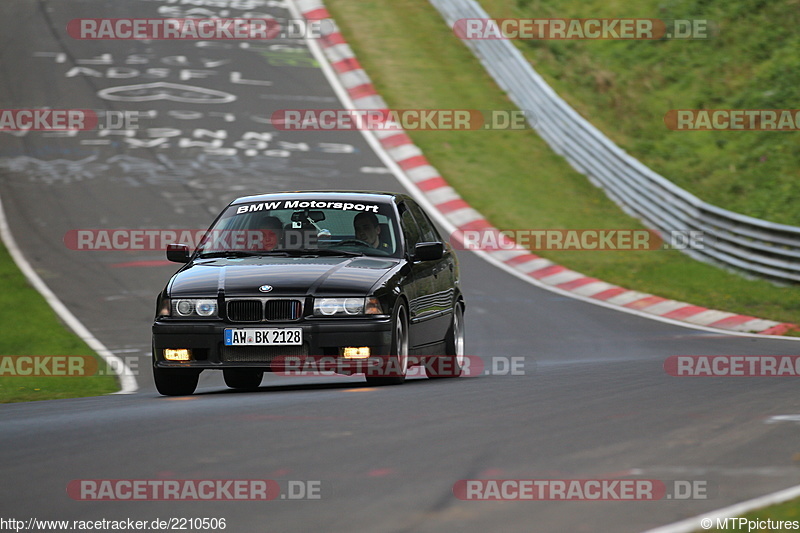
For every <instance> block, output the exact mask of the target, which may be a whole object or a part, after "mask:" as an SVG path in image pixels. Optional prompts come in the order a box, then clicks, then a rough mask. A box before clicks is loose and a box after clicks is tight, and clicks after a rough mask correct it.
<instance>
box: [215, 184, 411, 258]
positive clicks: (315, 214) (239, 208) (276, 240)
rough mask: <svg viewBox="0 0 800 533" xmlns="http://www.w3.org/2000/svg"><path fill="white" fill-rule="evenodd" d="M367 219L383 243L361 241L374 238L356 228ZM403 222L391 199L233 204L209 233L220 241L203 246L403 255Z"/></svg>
mask: <svg viewBox="0 0 800 533" xmlns="http://www.w3.org/2000/svg"><path fill="white" fill-rule="evenodd" d="M357 218H358V220H356V219H357ZM365 220H366V221H368V222H369V225H370V226H373V227H374V226H375V225H377V227H379V229H378V230H377V231H371V232H369V233H368V235H369V236H370V237H371V239H369V240H372V241H374V243H375V244H377V246H374V245H373V246H365V245H363V244H360V243H358V242H355V240H368V237H365V236H364V234H363V232H362V233H361V234H360V235H357V232H356V225H357V223H358V222H360V224H358V225H360V226H362V227H363V226H364V222H365ZM397 226H398V225H397V221H396V219H395V215H394V211H393V209H392V206H391V204H361V203H355V202H353V203H348V202H346V201H342V200H335V201H334V200H328V199H325V198H324V197H321V198H318V199H313V200H309V199H303V200H295V199H290V200H286V199H281V200H265V201H260V202H253V203H249V204H237V205H233V206H230V207H228V208H227V209H226V211H225V212H224V213H223V214H222V216H221V217H220V218H219V220H217V222H216V223H215V224H214V226H213V228H212V230H211V232H210V233H209V235H211V236H212V237H213V238H214V239H215V241H214V242H213V244H214V245H213V246H211V247H209V246H208V245H201V248H202V250H203V251H207V250H208V251H219V250H220V249H223V250H224V249H226V245H230V248H231V249H234V250H235V249H242V247H244V249H250V248H248V247H252V245H253V244H254V243H255V244H256V245H258V246H263V248H264V249H266V250H280V249H291V248H303V249H306V248H311V249H314V248H330V247H336V248H339V249H345V250H350V251H356V252H360V253H363V254H366V255H391V256H399V255H400V250H399V248H400V247H399V234H398V227H397ZM359 236H361V237H362V239H358V237H359ZM376 237H377V238H376ZM345 241H353V242H345ZM206 242H207V243H209V242H212V241H209V240H208V239H207V240H206ZM340 243H341V244H340Z"/></svg>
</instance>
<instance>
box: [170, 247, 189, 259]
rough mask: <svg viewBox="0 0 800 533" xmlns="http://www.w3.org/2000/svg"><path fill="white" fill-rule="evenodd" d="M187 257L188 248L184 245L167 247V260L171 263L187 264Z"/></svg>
mask: <svg viewBox="0 0 800 533" xmlns="http://www.w3.org/2000/svg"><path fill="white" fill-rule="evenodd" d="M189 257H190V255H189V247H188V246H186V245H185V244H168V245H167V259H168V260H170V261H172V262H173V263H188V262H189Z"/></svg>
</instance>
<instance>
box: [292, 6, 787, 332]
mask: <svg viewBox="0 0 800 533" xmlns="http://www.w3.org/2000/svg"><path fill="white" fill-rule="evenodd" d="M295 6H296V7H297V8H298V10H299V12H300V13H301V14H302V15H303V16H304V17H305V18H306V19H307V20H326V22H327V23H326V24H324V25H323V26H324V28H325V29H326V31H327V32H326V33H324V35H323V36H322V37H321V38H320V39H318V40H317V43H318V44H319V46H320V47H321V49H322V51H323V53H324V54H325V56H326V57H327V59H328V61H329V62H330V64H331V67H332V68H333V70H334V71H335V73H336V75H337V77H338V79H339V82H340V83H341V85H342V86H343V88H344V89H345V90H346V92H347V95H348V96H349V99H350V100H351V101H352V103H353V108H354V109H388V107H389V106H388V105H387V104H386V102H385V101H384V100H383V98H381V96H380V95H379V94H378V93H377V91H376V90H375V87H374V86H373V85H372V81H371V80H370V78H369V76H368V75H367V73H366V72H365V71H364V69H363V68H361V64H360V63H359V62H358V59H356V57H355V54H354V53H353V50H352V49H351V48H350V46H349V45H348V44H347V42H346V41H345V40H344V37H343V36H342V34H341V33H340V32H339V29H338V27H337V26H336V22H335V21H334V20H333V19H332V18H331V15H330V13H329V12H328V10H327V9H326V8H325V6H324V4H323V3H322V2H321V1H320V0H295ZM374 135H375V137H376V138H377V140H378V142H379V143H380V145H381V146H382V147H383V149H384V150H385V151H386V153H387V154H388V155H389V157H390V158H391V159H392V160H393V161H394V162H395V163H396V164H397V165H398V166H399V168H400V169H401V170H402V171H403V173H404V174H405V175H406V176H407V177H408V179H409V180H410V181H411V182H412V183H413V184H414V185H415V186H416V187H417V188H418V189H419V191H420V192H421V193H422V194H423V195H424V197H425V198H426V199H427V200H428V202H429V203H430V204H432V205H433V207H434V208H435V209H437V210H438V211H439V213H440V214H441V215H442V216H443V217H444V218H445V219H446V220H447V221H448V222H449V223H450V225H452V226H454V227H455V228H456V230H457V231H469V230H479V231H481V230H484V231H485V230H493V228H492V225H491V224H490V223H489V221H488V220H486V219H485V218H484V217H483V215H481V214H480V213H479V212H477V211H476V210H475V209H473V208H471V207H470V206H469V204H467V202H465V201H464V200H463V199H462V198H461V197H460V196H459V195H458V193H457V192H456V191H455V189H453V188H452V187H450V186H449V185H448V184H447V182H446V181H445V180H444V178H442V176H441V175H440V174H439V172H438V171H437V170H436V169H435V168H434V167H433V166H432V165H431V164H430V163H428V160H427V158H426V157H425V156H424V155H423V153H422V150H420V149H419V147H417V146H416V145H415V144H414V143H413V142H412V141H411V139H410V138H409V136H408V135H406V133H404V132H397V131H391V132H374ZM495 231H496V230H495ZM482 253H486V254H488V255H489V256H490V257H492V258H493V259H495V260H496V261H498V262H500V263H502V264H504V265H505V266H506V267H509V268H511V269H513V270H515V271H516V273H517V274H522V275H523V276H525V277H527V278H529V279H530V280H531V281H532V282H534V283H536V284H537V285H543V286H548V287H552V288H555V289H557V290H558V291H559V292H565V293H567V294H572V295H575V296H577V297H579V298H581V299H584V300H585V299H591V300H596V301H600V302H604V303H605V304H607V306H608V307H618V308H623V309H626V310H629V311H638V312H639V313H637V314H644V315H653V316H658V317H661V318H663V319H669V320H672V321H677V322H683V323H687V324H692V325H694V326H699V327H701V328H716V329H722V330H727V331H732V332H739V333H757V334H761V335H783V334H784V333H786V332H787V331H790V330H793V329H798V326H797V325H795V324H790V323H786V322H784V323H781V322H775V321H773V320H765V319H761V318H756V317H753V316H748V315H739V314H736V313H728V312H725V311H717V310H714V309H707V308H705V307H700V306H697V305H692V304H689V303H686V302H679V301H676V300H669V299H667V298H662V297H660V296H654V295H652V294H647V293H643V292H638V291H632V290H629V289H625V288H623V287H619V286H617V285H612V284H610V283H606V282H605V281H601V280H598V279H596V278H590V277H587V276H585V275H583V274H581V273H580V272H575V271H573V270H569V269H568V268H566V267H563V266H561V265H557V264H555V263H553V262H552V261H549V260H547V259H545V258H543V257H539V256H537V255H535V254H532V253H531V252H530V251H529V250H527V249H525V248H523V247H521V246H515V247H513V248H511V249H503V250H495V251H485V252H482Z"/></svg>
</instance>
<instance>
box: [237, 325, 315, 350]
mask: <svg viewBox="0 0 800 533" xmlns="http://www.w3.org/2000/svg"><path fill="white" fill-rule="evenodd" d="M297 344H303V330H302V329H301V328H247V329H226V330H225V346H291V345H297Z"/></svg>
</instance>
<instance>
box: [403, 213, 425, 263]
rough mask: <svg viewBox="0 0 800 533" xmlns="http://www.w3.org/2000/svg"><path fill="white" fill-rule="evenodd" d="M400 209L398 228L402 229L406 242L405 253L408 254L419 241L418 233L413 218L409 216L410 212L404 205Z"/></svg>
mask: <svg viewBox="0 0 800 533" xmlns="http://www.w3.org/2000/svg"><path fill="white" fill-rule="evenodd" d="M400 209H401V211H402V214H401V215H400V227H401V228H402V229H403V237H404V238H405V241H406V251H407V252H409V253H413V252H414V247H415V246H416V245H417V243H418V242H422V241H420V233H419V228H418V227H417V223H416V221H415V220H414V216H413V215H412V214H411V211H409V210H408V208H407V207H406V206H405V205H401V206H400Z"/></svg>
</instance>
